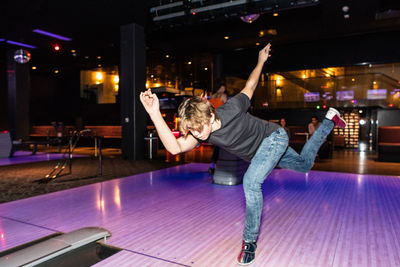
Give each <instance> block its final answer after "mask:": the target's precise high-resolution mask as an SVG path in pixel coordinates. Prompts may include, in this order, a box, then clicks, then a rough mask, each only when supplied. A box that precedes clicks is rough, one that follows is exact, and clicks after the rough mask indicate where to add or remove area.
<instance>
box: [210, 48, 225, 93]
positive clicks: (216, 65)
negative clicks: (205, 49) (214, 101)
mask: <svg viewBox="0 0 400 267" xmlns="http://www.w3.org/2000/svg"><path fill="white" fill-rule="evenodd" d="M213 79H214V81H212V83H213V90H217V89H218V88H216V87H217V86H218V83H220V82H221V80H223V79H225V77H224V61H223V56H222V54H214V55H213Z"/></svg>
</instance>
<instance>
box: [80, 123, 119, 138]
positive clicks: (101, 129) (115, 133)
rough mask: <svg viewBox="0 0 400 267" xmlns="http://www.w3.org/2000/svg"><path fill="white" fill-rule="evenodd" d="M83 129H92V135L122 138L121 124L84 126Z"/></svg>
mask: <svg viewBox="0 0 400 267" xmlns="http://www.w3.org/2000/svg"><path fill="white" fill-rule="evenodd" d="M85 129H90V130H92V131H93V134H94V135H97V136H101V137H103V138H113V139H121V138H122V128H121V125H101V126H90V125H87V126H85Z"/></svg>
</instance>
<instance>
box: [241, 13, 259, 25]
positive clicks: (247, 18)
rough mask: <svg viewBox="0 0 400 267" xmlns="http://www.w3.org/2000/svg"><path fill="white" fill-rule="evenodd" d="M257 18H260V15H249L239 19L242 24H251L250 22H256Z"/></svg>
mask: <svg viewBox="0 0 400 267" xmlns="http://www.w3.org/2000/svg"><path fill="white" fill-rule="evenodd" d="M259 17H260V14H251V15H247V16H242V17H240V19H241V20H242V21H243V22H246V23H252V22H254V21H256V20H257V19H258V18H259Z"/></svg>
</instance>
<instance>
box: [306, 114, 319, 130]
mask: <svg viewBox="0 0 400 267" xmlns="http://www.w3.org/2000/svg"><path fill="white" fill-rule="evenodd" d="M320 125H321V123H320V122H319V120H318V117H317V116H313V117H312V118H311V122H310V123H309V124H308V133H309V134H310V135H312V134H313V133H314V132H315V131H316V130H317V129H318V127H319V126H320Z"/></svg>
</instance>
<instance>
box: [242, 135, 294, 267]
mask: <svg viewBox="0 0 400 267" xmlns="http://www.w3.org/2000/svg"><path fill="white" fill-rule="evenodd" d="M288 142H289V138H288V136H287V134H286V132H285V130H284V129H283V128H280V129H278V130H277V131H275V132H274V133H272V134H271V135H270V136H269V137H267V138H265V139H264V141H263V142H262V143H261V145H260V147H259V148H258V150H257V153H256V154H255V156H254V157H253V159H252V160H251V164H250V166H249V168H248V169H247V171H246V173H245V175H244V177H243V189H244V193H245V197H246V218H245V226H244V232H243V239H244V243H243V247H242V251H241V252H240V254H239V256H238V263H239V264H241V265H247V264H250V263H251V262H253V261H254V259H255V248H256V240H257V237H258V232H259V227H260V221H261V213H262V208H263V195H262V190H261V186H262V184H263V182H264V180H265V179H266V178H267V176H268V175H269V174H270V173H271V171H272V170H273V169H274V167H275V166H276V164H277V163H278V162H279V160H280V158H281V157H282V155H283V153H284V152H285V151H286V149H287V146H288ZM253 248H254V249H253Z"/></svg>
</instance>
